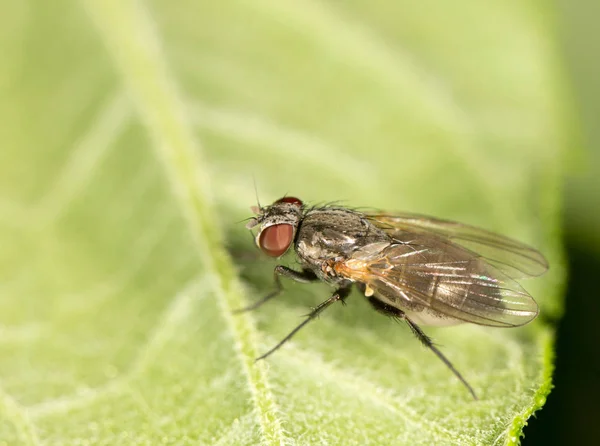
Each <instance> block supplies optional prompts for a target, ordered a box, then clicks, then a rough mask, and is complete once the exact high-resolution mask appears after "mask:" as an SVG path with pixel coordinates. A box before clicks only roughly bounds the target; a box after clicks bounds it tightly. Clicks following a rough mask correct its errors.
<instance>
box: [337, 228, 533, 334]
mask: <svg viewBox="0 0 600 446" xmlns="http://www.w3.org/2000/svg"><path fill="white" fill-rule="evenodd" d="M334 269H335V271H336V273H337V274H339V275H341V276H343V277H346V278H348V279H351V280H354V281H356V282H360V283H363V284H364V285H366V289H365V294H367V295H371V294H372V295H374V296H375V297H376V298H378V299H380V300H381V301H383V302H385V303H387V304H389V305H392V306H394V307H396V308H399V309H400V310H402V311H405V312H409V313H421V314H422V315H423V316H425V317H426V318H427V319H429V320H432V319H434V320H436V321H438V322H444V319H449V320H452V319H455V320H459V321H465V322H472V323H475V324H479V325H489V326H496V327H516V326H520V325H524V324H526V323H528V322H530V321H531V320H533V319H534V318H535V317H536V316H537V314H538V306H537V304H536V302H535V301H534V300H533V298H532V297H531V296H530V295H529V294H528V293H527V291H525V290H524V289H523V288H522V287H521V286H520V285H519V284H518V283H517V282H516V281H515V280H514V279H512V278H511V277H509V276H508V275H507V274H506V273H504V272H503V271H501V270H499V269H498V268H497V267H496V266H494V265H491V264H489V263H488V262H486V261H485V259H483V258H481V257H480V256H477V255H474V254H473V253H472V252H471V251H469V250H468V249H465V248H463V247H461V246H459V245H455V244H449V243H447V241H445V240H440V239H437V238H435V237H431V236H430V235H425V234H410V233H406V232H405V233H403V236H402V237H400V238H397V239H395V240H394V242H392V243H374V244H371V245H367V246H365V247H363V248H361V249H359V250H357V251H355V252H354V254H353V255H352V257H351V258H349V259H347V260H344V261H341V262H338V263H336V264H335V265H334ZM435 323H437V322H435Z"/></svg>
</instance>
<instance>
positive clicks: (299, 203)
mask: <svg viewBox="0 0 600 446" xmlns="http://www.w3.org/2000/svg"><path fill="white" fill-rule="evenodd" d="M275 203H291V204H295V205H296V206H298V207H302V204H303V203H302V200H300V199H299V198H296V197H283V198H280V199H279V200H277V201H276V202H275Z"/></svg>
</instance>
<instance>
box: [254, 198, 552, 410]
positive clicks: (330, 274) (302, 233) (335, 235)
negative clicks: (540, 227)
mask: <svg viewBox="0 0 600 446" xmlns="http://www.w3.org/2000/svg"><path fill="white" fill-rule="evenodd" d="M252 210H253V211H254V213H255V214H256V215H255V216H254V217H252V218H250V220H249V222H248V224H247V225H246V227H247V228H248V229H252V228H255V227H257V228H258V232H257V235H256V244H257V246H258V247H259V248H260V250H261V251H263V252H264V253H265V254H266V255H268V256H271V257H281V256H282V255H284V254H285V253H286V252H287V251H288V250H289V249H290V247H291V246H293V249H294V251H295V253H296V255H297V257H298V260H299V262H300V265H301V269H300V270H294V269H291V268H288V267H286V266H283V265H278V266H276V267H275V270H274V277H275V290H274V291H273V292H271V293H270V294H268V295H266V296H265V297H264V298H263V299H261V300H259V301H257V302H256V303H254V304H253V305H251V306H249V307H247V308H245V309H244V310H251V309H255V308H257V307H259V306H260V305H262V304H263V303H265V302H267V301H268V300H270V299H272V298H274V297H275V296H277V295H278V294H280V293H281V291H282V285H281V281H280V277H281V276H284V277H287V278H290V279H292V280H295V281H297V282H305V283H307V282H313V281H318V280H321V281H324V282H327V283H329V284H331V285H333V286H334V287H335V291H334V292H333V294H332V295H331V296H330V297H329V298H328V299H327V300H325V301H324V302H322V303H320V304H319V305H318V306H317V307H315V308H314V309H313V310H312V311H311V312H310V313H309V314H308V315H307V318H306V319H305V320H304V321H303V322H302V323H301V324H300V325H298V326H297V327H296V328H295V329H294V330H292V331H291V332H290V333H289V334H288V335H287V336H286V337H285V338H283V340H282V341H281V342H279V343H278V344H277V345H276V346H275V347H273V348H272V349H271V350H269V351H268V352H266V353H265V354H264V355H262V356H261V357H260V358H258V359H262V358H265V357H267V356H269V355H270V354H271V353H273V352H274V351H275V350H277V349H278V348H279V347H281V346H282V345H283V344H284V343H285V342H286V341H288V340H289V339H291V338H292V336H294V335H295V334H296V333H297V332H298V331H299V330H300V329H301V328H302V327H304V326H305V325H306V324H308V323H309V322H310V321H311V320H313V319H315V318H316V317H317V316H318V315H319V314H320V313H321V312H322V311H324V310H325V309H326V308H327V307H329V306H330V305H331V304H333V303H335V302H337V301H342V302H344V300H345V299H346V297H348V295H349V294H350V290H351V288H352V286H353V285H355V286H356V287H357V288H358V289H359V290H360V292H361V293H362V294H364V296H365V297H366V298H367V299H368V301H369V303H370V304H371V305H372V306H373V308H374V309H375V310H377V311H378V312H381V313H383V314H385V315H388V316H392V317H394V318H397V319H399V320H403V321H404V322H406V324H407V325H408V327H409V328H410V330H411V331H412V332H413V334H414V335H415V336H416V337H417V338H418V339H419V341H421V342H422V343H423V345H425V346H426V347H427V348H429V349H431V350H432V351H433V352H434V353H435V354H436V355H437V357H438V358H440V359H441V360H442V361H443V362H444V364H446V366H448V368H449V369H450V370H451V371H452V372H453V373H454V375H456V377H457V378H458V379H459V380H460V381H461V382H462V383H463V384H464V385H465V386H466V387H467V389H468V390H469V392H470V393H471V395H473V398H475V399H477V396H476V394H475V392H474V390H473V388H472V387H471V386H470V385H469V383H468V382H467V381H466V380H465V379H464V378H463V377H462V375H461V374H460V373H459V372H458V371H457V370H456V369H455V368H454V366H453V365H452V363H451V362H450V361H449V360H448V359H447V358H446V357H445V356H444V355H443V354H442V353H441V351H440V350H438V348H437V347H436V346H435V345H434V344H433V342H432V340H431V338H429V337H428V336H427V335H426V334H425V333H424V332H423V330H421V328H420V325H421V324H423V325H452V324H457V323H461V322H471V323H474V324H478V325H487V326H493V327H518V326H521V325H524V324H527V323H528V322H530V321H532V320H533V319H534V318H535V317H536V316H537V314H538V306H537V304H536V302H535V300H533V298H532V297H531V296H530V295H529V294H528V293H527V291H525V290H524V289H523V288H522V287H521V286H520V285H519V284H518V283H517V282H516V279H521V278H526V277H532V276H539V275H541V274H543V273H544V272H545V271H546V270H547V269H548V263H547V261H546V259H545V258H544V256H543V255H542V254H540V253H539V252H538V251H536V250H535V249H533V248H531V247H529V246H526V245H524V244H522V243H519V242H517V241H514V240H511V239H509V238H506V237H503V236H501V235H497V234H494V233H492V232H488V231H486V230H483V229H479V228H476V227H473V226H469V225H465V224H460V223H455V222H452V221H446V220H440V219H437V218H432V217H427V216H423V215H416V214H404V213H385V212H372V213H364V212H359V211H357V210H353V209H349V208H345V207H341V206H337V205H325V206H320V207H318V206H315V207H308V206H305V205H304V203H303V202H302V201H301V200H299V199H298V198H295V197H289V196H286V197H283V198H281V199H279V200H277V201H275V202H274V203H273V204H271V205H270V206H265V207H261V206H260V205H259V206H258V207H253V208H252Z"/></svg>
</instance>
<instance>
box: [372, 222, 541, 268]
mask: <svg viewBox="0 0 600 446" xmlns="http://www.w3.org/2000/svg"><path fill="white" fill-rule="evenodd" d="M366 217H367V218H368V219H369V220H371V221H372V222H373V223H374V224H375V225H376V226H378V227H379V228H381V229H383V230H384V231H386V232H387V233H388V234H389V235H390V236H391V237H392V238H394V237H396V236H397V235H398V234H402V233H403V232H405V231H407V232H412V233H417V234H431V235H435V236H437V237H438V238H439V239H440V240H447V241H448V242H449V243H456V244H459V245H461V246H463V247H465V248H466V249H468V250H470V251H472V252H474V253H477V254H478V255H480V256H481V257H484V258H485V259H486V261H487V262H488V263H490V264H493V265H494V266H496V268H498V269H499V270H500V271H502V272H504V273H505V274H507V275H508V276H509V277H511V278H513V279H519V278H526V277H533V276H540V275H542V274H544V273H545V272H546V271H547V270H548V262H547V260H546V259H545V258H544V256H543V255H542V254H541V253H540V252H539V251H537V250H535V249H534V248H532V247H530V246H527V245H525V244H523V243H520V242H518V241H516V240H512V239H510V238H507V237H503V236H501V235H498V234H495V233H493V232H490V231H486V230H484V229H481V228H477V227H475V226H469V225H465V224H462V223H457V222H453V221H448V220H440V219H437V218H432V217H427V216H425V215H419V214H403V213H400V214H385V213H380V214H368V215H366Z"/></svg>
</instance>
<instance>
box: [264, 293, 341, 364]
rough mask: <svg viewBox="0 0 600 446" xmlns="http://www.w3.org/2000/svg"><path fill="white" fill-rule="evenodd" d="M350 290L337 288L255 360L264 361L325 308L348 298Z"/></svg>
mask: <svg viewBox="0 0 600 446" xmlns="http://www.w3.org/2000/svg"><path fill="white" fill-rule="evenodd" d="M350 291H351V288H350V287H349V286H347V287H343V288H338V289H337V290H336V291H335V293H333V294H332V295H331V297H330V298H329V299H327V300H325V301H323V302H321V303H320V304H319V305H317V306H316V307H315V308H313V309H312V311H311V312H310V313H309V314H307V315H306V319H304V321H303V322H302V323H300V325H298V326H297V327H296V328H294V329H293V330H292V331H291V332H290V333H289V334H288V335H287V336H286V337H285V338H283V339H282V340H281V341H280V342H279V343H278V344H277V345H276V346H275V347H273V348H272V349H271V350H269V351H268V352H267V353H265V354H264V355H262V356H259V357H258V358H256V360H257V361H258V360H260V359H264V358H266V357H267V356H269V355H270V354H271V353H273V352H274V351H275V350H277V349H278V348H279V347H281V346H282V345H283V344H285V343H286V342H287V341H289V340H290V339H291V338H292V336H294V335H295V334H296V333H298V332H299V331H300V329H301V328H302V327H304V326H305V325H306V324H308V323H309V322H310V321H312V320H313V319H315V318H316V317H317V316H319V314H321V313H322V312H323V310H325V308H327V307H328V306H329V305H331V304H332V303H335V302H337V301H338V300H340V301H342V302H343V301H344V299H345V298H346V297H348V295H349V294H350Z"/></svg>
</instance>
